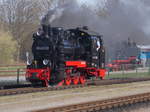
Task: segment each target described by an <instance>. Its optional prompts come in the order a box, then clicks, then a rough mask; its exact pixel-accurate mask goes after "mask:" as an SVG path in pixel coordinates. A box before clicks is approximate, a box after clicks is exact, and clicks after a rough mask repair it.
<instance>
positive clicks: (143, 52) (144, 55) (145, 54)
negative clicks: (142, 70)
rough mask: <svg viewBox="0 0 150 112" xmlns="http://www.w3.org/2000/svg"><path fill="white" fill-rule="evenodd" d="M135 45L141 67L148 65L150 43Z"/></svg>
mask: <svg viewBox="0 0 150 112" xmlns="http://www.w3.org/2000/svg"><path fill="white" fill-rule="evenodd" d="M137 47H138V48H139V49H140V53H139V59H141V62H142V64H143V67H145V66H146V65H148V66H149V65H150V45H137Z"/></svg>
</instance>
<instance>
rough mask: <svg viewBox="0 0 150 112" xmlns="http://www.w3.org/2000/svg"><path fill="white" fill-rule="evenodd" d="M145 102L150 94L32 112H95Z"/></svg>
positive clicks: (148, 99) (149, 98)
mask: <svg viewBox="0 0 150 112" xmlns="http://www.w3.org/2000/svg"><path fill="white" fill-rule="evenodd" d="M145 101H150V93H142V94H136V95H131V96H123V97H119V98H113V99H106V100H100V101H92V102H86V103H79V104H73V105H66V106H61V107H55V108H48V109H42V110H35V111H32V112H95V111H100V110H104V109H110V108H114V107H120V106H123V105H128V104H134V103H139V102H145Z"/></svg>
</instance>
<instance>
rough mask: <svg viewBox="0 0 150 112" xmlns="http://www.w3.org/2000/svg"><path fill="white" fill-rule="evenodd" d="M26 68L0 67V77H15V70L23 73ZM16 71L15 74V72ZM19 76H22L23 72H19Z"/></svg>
mask: <svg viewBox="0 0 150 112" xmlns="http://www.w3.org/2000/svg"><path fill="white" fill-rule="evenodd" d="M25 68H26V66H6V67H5V66H4V67H0V76H7V75H11V76H14V75H17V69H20V71H24V70H23V69H25ZM2 71H14V72H2ZM15 71H16V72H15ZM20 74H24V72H20Z"/></svg>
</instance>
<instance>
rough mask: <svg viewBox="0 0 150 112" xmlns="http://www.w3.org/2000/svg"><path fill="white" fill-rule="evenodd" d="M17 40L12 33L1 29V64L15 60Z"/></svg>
mask: <svg viewBox="0 0 150 112" xmlns="http://www.w3.org/2000/svg"><path fill="white" fill-rule="evenodd" d="M16 48H17V42H16V41H15V40H13V37H12V35H11V34H10V33H8V32H4V31H0V64H11V63H13V62H14V56H15V53H16Z"/></svg>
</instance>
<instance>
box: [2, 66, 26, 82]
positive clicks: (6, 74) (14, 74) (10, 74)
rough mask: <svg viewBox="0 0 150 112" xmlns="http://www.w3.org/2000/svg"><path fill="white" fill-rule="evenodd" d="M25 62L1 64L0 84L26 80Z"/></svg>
mask: <svg viewBox="0 0 150 112" xmlns="http://www.w3.org/2000/svg"><path fill="white" fill-rule="evenodd" d="M25 70H26V66H25V64H14V65H0V85H3V84H4V83H5V84H8V83H11V84H12V83H15V84H19V83H22V82H25Z"/></svg>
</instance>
